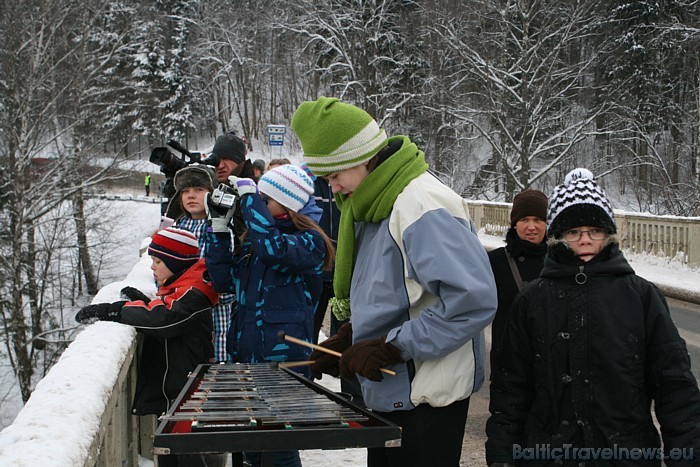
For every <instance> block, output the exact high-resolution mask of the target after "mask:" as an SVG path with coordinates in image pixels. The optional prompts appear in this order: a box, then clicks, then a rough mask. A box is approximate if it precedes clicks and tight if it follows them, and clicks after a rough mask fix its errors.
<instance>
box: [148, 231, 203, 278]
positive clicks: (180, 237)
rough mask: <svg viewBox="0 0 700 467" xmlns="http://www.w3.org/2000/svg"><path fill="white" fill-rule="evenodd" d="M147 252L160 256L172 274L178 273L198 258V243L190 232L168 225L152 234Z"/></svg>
mask: <svg viewBox="0 0 700 467" xmlns="http://www.w3.org/2000/svg"><path fill="white" fill-rule="evenodd" d="M148 254H149V255H150V256H155V257H156V258H160V259H161V260H162V261H163V262H164V263H165V265H166V266H167V267H168V269H170V271H171V272H172V273H173V274H179V273H181V272H182V271H184V270H186V269H188V268H190V267H192V266H193V265H194V264H195V263H196V262H197V261H198V260H199V243H198V242H197V237H195V235H194V234H193V233H192V232H188V231H187V230H182V229H176V228H175V227H168V228H167V229H163V230H161V231H160V232H158V233H157V234H155V235H154V236H153V238H152V239H151V244H150V245H149V246H148Z"/></svg>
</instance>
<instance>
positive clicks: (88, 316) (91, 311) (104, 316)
mask: <svg viewBox="0 0 700 467" xmlns="http://www.w3.org/2000/svg"><path fill="white" fill-rule="evenodd" d="M125 303H126V301H121V302H114V303H98V304H96V305H88V306H86V307H83V308H81V309H80V311H79V312H78V313H77V314H76V315H75V320H76V321H77V322H78V323H81V324H90V323H94V322H95V321H116V322H119V321H121V315H122V307H123V306H124V304H125Z"/></svg>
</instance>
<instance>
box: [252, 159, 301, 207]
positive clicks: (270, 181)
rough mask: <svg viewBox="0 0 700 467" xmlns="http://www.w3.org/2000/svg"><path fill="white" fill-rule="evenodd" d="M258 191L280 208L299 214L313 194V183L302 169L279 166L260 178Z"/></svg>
mask: <svg viewBox="0 0 700 467" xmlns="http://www.w3.org/2000/svg"><path fill="white" fill-rule="evenodd" d="M258 190H260V193H263V194H265V195H267V196H269V197H270V198H272V199H274V200H275V201H277V202H278V203H280V204H281V205H282V206H285V207H287V208H289V209H291V210H292V211H294V212H299V210H300V209H301V208H303V207H304V206H305V205H306V203H308V202H309V198H310V197H311V195H313V193H314V182H313V181H312V180H311V178H310V177H309V176H308V175H307V174H306V172H305V171H304V169H302V168H301V167H297V166H295V165H291V164H285V165H281V166H279V167H275V168H274V169H272V170H270V171H268V172H266V173H265V175H263V176H262V177H261V178H260V181H259V182H258Z"/></svg>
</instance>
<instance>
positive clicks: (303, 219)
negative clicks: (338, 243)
mask: <svg viewBox="0 0 700 467" xmlns="http://www.w3.org/2000/svg"><path fill="white" fill-rule="evenodd" d="M282 207H283V208H284V210H285V211H287V214H289V220H290V221H292V224H294V227H296V228H297V230H301V231H304V230H315V231H316V232H318V233H319V235H321V238H322V239H323V243H325V244H326V254H325V256H324V257H323V270H324V271H330V270H331V269H332V268H333V260H334V259H335V247H334V246H333V241H332V240H331V239H330V237H329V236H328V235H326V232H324V231H323V229H322V228H321V226H320V225H318V224H317V223H316V222H314V221H313V220H311V218H310V217H309V216H305V215H304V214H299V213H298V212H294V211H292V210H291V209H289V208H288V207H286V206H282Z"/></svg>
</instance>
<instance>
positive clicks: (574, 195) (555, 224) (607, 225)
mask: <svg viewBox="0 0 700 467" xmlns="http://www.w3.org/2000/svg"><path fill="white" fill-rule="evenodd" d="M584 225H585V226H591V227H599V228H601V229H605V230H607V231H608V232H609V233H611V234H612V233H616V232H617V227H616V226H615V217H614V214H613V210H612V207H611V206H610V201H609V200H608V198H607V196H605V192H604V191H603V190H602V189H601V188H600V187H599V186H598V184H597V183H596V182H595V180H594V179H593V174H592V173H591V171H590V170H588V169H582V168H578V169H574V170H572V171H571V172H569V173H568V174H567V175H566V178H565V179H564V183H562V184H561V185H559V186H557V187H556V188H554V191H553V192H552V195H551V196H550V197H549V206H548V209H547V235H548V236H550V237H555V238H558V237H559V236H560V235H561V234H562V233H563V232H565V231H567V230H570V229H573V228H575V227H581V226H584Z"/></svg>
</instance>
